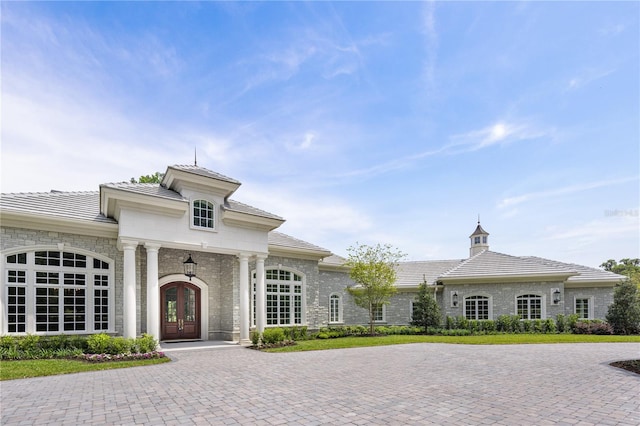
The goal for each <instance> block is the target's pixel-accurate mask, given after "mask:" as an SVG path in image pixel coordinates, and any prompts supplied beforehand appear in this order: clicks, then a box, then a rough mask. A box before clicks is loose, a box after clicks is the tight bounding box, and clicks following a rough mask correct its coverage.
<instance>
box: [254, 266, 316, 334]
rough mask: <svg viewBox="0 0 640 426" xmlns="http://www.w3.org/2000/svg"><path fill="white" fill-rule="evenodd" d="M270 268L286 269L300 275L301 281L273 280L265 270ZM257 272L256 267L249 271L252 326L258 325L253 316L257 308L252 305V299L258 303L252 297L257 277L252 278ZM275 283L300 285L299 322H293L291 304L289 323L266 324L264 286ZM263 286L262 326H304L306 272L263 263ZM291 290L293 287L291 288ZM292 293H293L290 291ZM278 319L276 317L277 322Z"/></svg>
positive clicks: (305, 318)
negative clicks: (263, 312) (263, 316)
mask: <svg viewBox="0 0 640 426" xmlns="http://www.w3.org/2000/svg"><path fill="white" fill-rule="evenodd" d="M272 270H279V271H287V272H290V273H292V274H296V275H299V276H300V277H302V281H293V280H291V281H281V280H279V279H278V280H274V279H267V271H272ZM256 274H257V271H256V269H253V270H252V271H251V275H250V277H251V283H250V286H251V289H250V290H251V293H250V294H251V298H250V299H251V300H250V312H251V325H252V326H256V327H257V326H258V323H257V318H255V317H254V311H255V312H256V315H257V310H256V309H255V307H254V300H255V305H258V303H259V301H258V298H257V297H254V295H255V291H254V288H255V287H256V280H257V277H255V278H254V275H256ZM275 283H290V284H292V285H295V284H296V283H299V284H300V285H301V286H302V293H301V303H300V305H301V306H300V309H301V318H300V321H301V322H300V324H295V323H294V322H292V321H294V319H295V312H294V305H291V316H290V321H291V322H290V323H289V324H279V325H278V324H267V317H266V309H267V306H266V303H267V299H266V295H267V293H266V288H267V284H275ZM264 287H265V299H264V302H263V304H264V310H265V318H264V320H265V323H264V326H265V327H267V328H268V327H300V326H306V325H307V274H305V273H304V272H302V271H300V270H298V269H295V268H291V267H288V266H283V265H264ZM292 290H293V289H292ZM292 294H293V293H292ZM291 303H293V300H292V301H291ZM279 321H280V320H279V319H278V322H279Z"/></svg>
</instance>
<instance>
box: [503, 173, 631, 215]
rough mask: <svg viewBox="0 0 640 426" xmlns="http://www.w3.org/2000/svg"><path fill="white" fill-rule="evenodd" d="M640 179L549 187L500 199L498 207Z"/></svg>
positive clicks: (509, 206)
mask: <svg viewBox="0 0 640 426" xmlns="http://www.w3.org/2000/svg"><path fill="white" fill-rule="evenodd" d="M638 179H639V177H638V176H633V177H625V178H621V179H610V180H603V181H597V182H590V183H585V184H580V185H570V186H565V187H563V188H554V189H549V190H545V191H536V192H529V193H527V194H521V195H517V196H514V197H508V198H504V199H502V200H500V202H499V203H498V208H500V209H503V208H513V207H514V206H516V205H518V204H522V203H525V202H528V201H532V200H539V199H543V198H550V197H557V196H559V195H567V194H573V193H576V192H582V191H588V190H591V189H596V188H603V187H607V186H614V185H621V184H624V183H628V182H633V181H637V180H638Z"/></svg>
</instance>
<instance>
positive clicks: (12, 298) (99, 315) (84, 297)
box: [3, 247, 113, 334]
mask: <svg viewBox="0 0 640 426" xmlns="http://www.w3.org/2000/svg"><path fill="white" fill-rule="evenodd" d="M3 261H4V270H5V276H4V285H3V292H4V296H5V300H6V306H7V313H6V317H5V318H4V319H3V322H5V320H6V329H4V331H6V332H7V333H38V334H59V333H65V334H72V333H92V332H94V331H112V330H113V308H112V306H113V300H112V299H113V268H112V266H111V265H112V261H106V259H105V260H102V259H99V258H98V257H97V256H96V257H94V255H93V254H92V253H89V252H82V251H81V252H77V251H74V250H71V249H69V250H60V249H57V248H56V249H52V248H49V247H47V248H43V249H35V250H30V251H24V252H21V253H16V254H10V255H6V256H5V257H4V259H3Z"/></svg>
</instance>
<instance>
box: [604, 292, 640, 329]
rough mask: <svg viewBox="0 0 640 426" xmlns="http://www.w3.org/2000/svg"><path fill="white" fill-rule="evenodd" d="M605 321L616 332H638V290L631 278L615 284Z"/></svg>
mask: <svg viewBox="0 0 640 426" xmlns="http://www.w3.org/2000/svg"><path fill="white" fill-rule="evenodd" d="M607 322H608V323H609V324H611V326H612V327H613V331H614V332H615V333H616V334H633V333H638V332H640V292H639V291H638V287H637V286H636V285H635V284H634V283H633V282H631V280H625V281H622V282H620V283H619V284H616V288H615V290H614V293H613V303H612V304H611V305H610V306H609V311H608V312H607Z"/></svg>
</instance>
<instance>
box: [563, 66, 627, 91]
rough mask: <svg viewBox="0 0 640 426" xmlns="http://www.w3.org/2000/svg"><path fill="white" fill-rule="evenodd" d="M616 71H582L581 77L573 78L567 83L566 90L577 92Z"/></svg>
mask: <svg viewBox="0 0 640 426" xmlns="http://www.w3.org/2000/svg"><path fill="white" fill-rule="evenodd" d="M615 71H616V70H615V69H609V70H597V69H588V70H584V71H582V72H581V73H580V74H579V75H577V76H575V77H572V78H571V79H570V80H569V83H567V87H566V90H577V89H580V88H582V87H584V86H586V85H588V84H591V83H593V82H594V81H596V80H599V79H601V78H604V77H606V76H608V75H609V74H613V73H614V72H615Z"/></svg>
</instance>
